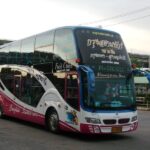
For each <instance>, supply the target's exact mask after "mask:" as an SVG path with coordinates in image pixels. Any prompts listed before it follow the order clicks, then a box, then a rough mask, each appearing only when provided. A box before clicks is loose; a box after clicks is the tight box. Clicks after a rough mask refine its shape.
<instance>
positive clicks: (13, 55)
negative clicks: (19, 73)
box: [8, 41, 21, 64]
mask: <svg viewBox="0 0 150 150" xmlns="http://www.w3.org/2000/svg"><path fill="white" fill-rule="evenodd" d="M20 48H21V41H17V42H14V43H12V44H11V47H10V49H9V57H8V61H9V64H20V60H21V53H20Z"/></svg>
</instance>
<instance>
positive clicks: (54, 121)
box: [49, 113, 58, 131]
mask: <svg viewBox="0 0 150 150" xmlns="http://www.w3.org/2000/svg"><path fill="white" fill-rule="evenodd" d="M49 125H50V130H51V131H57V129H58V116H57V114H54V113H53V114H51V115H50V118H49Z"/></svg>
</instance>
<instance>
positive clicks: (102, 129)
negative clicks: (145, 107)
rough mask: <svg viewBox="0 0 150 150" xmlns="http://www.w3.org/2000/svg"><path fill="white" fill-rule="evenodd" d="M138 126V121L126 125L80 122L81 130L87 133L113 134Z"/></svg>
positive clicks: (131, 129)
mask: <svg viewBox="0 0 150 150" xmlns="http://www.w3.org/2000/svg"><path fill="white" fill-rule="evenodd" d="M137 127H138V121H136V122H133V123H130V124H125V125H112V126H110V125H109V126H102V125H93V124H80V132H81V133H86V134H113V133H123V132H131V131H134V130H136V129H137Z"/></svg>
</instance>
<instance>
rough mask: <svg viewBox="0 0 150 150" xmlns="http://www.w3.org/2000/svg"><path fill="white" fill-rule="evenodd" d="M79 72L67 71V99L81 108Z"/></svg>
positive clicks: (75, 106) (72, 104) (69, 102)
mask: <svg viewBox="0 0 150 150" xmlns="http://www.w3.org/2000/svg"><path fill="white" fill-rule="evenodd" d="M78 81H79V80H78V74H77V73H67V74H66V78H65V100H66V102H67V103H68V104H69V105H70V106H71V107H73V108H74V109H76V110H79V82H78Z"/></svg>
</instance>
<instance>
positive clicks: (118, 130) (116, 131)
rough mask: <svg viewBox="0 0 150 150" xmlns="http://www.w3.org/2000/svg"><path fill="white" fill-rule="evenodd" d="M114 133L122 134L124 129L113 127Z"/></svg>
mask: <svg viewBox="0 0 150 150" xmlns="http://www.w3.org/2000/svg"><path fill="white" fill-rule="evenodd" d="M111 131H112V133H119V132H122V127H112V130H111Z"/></svg>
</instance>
